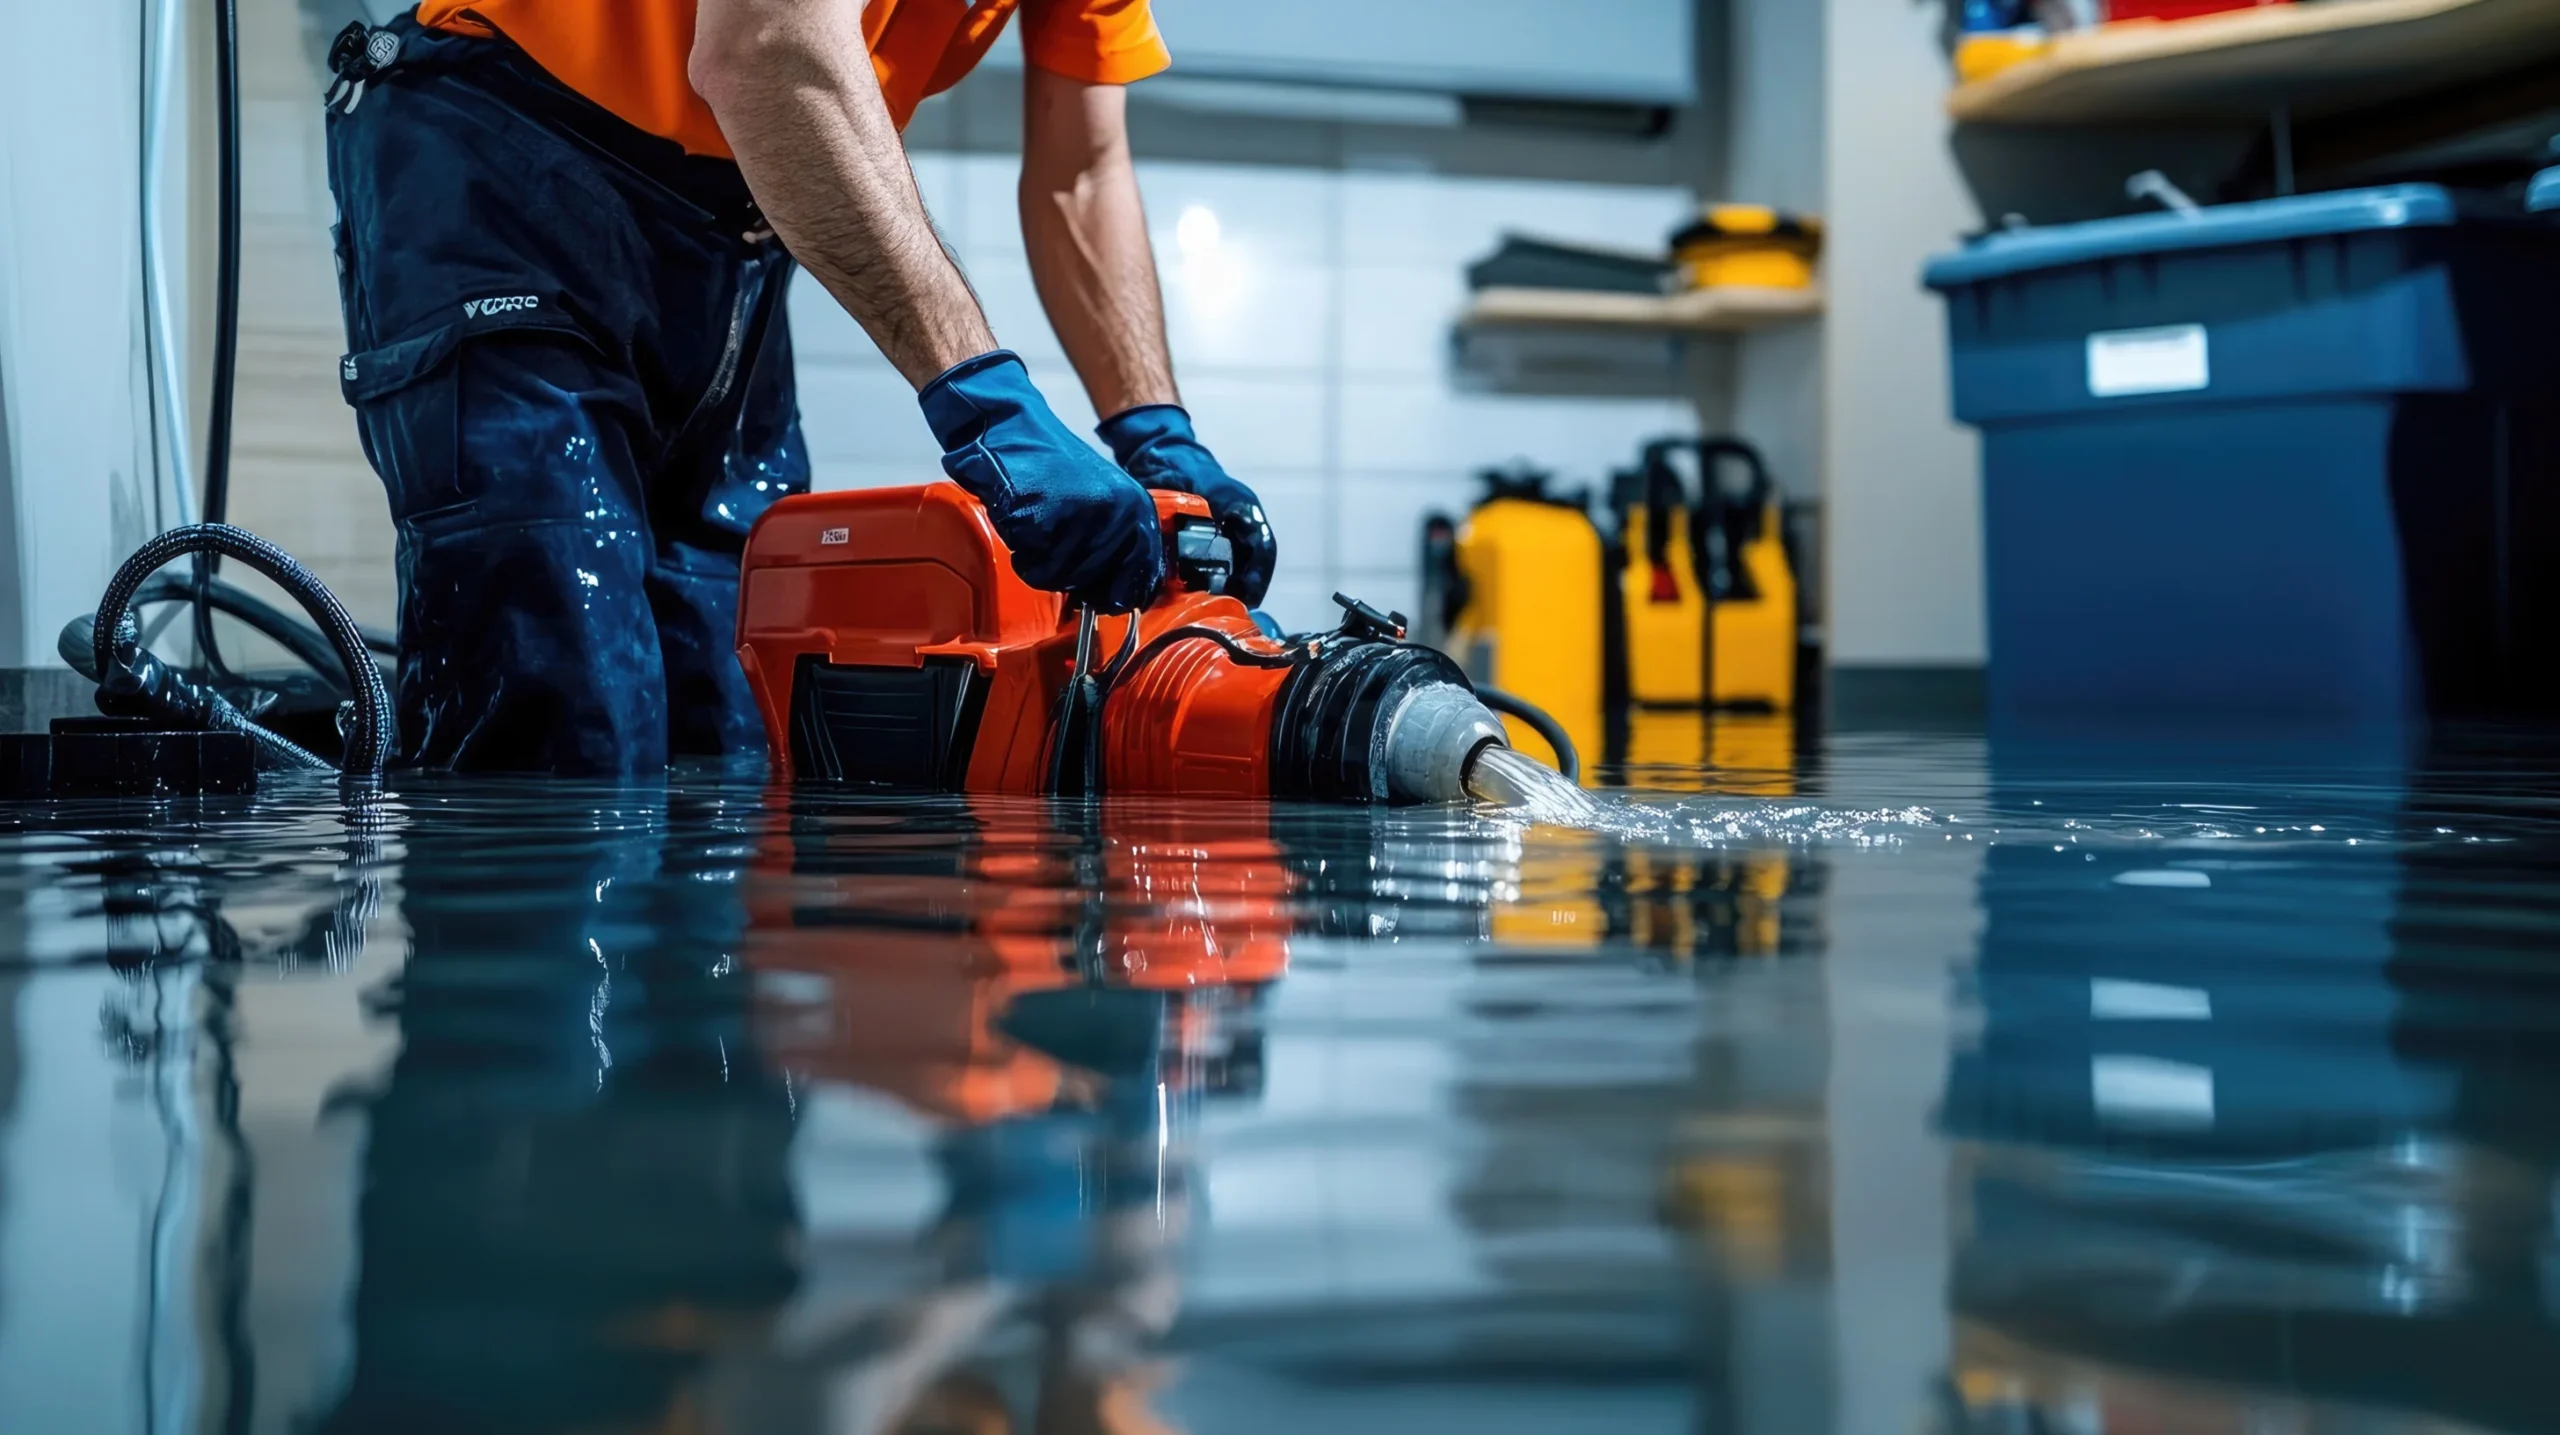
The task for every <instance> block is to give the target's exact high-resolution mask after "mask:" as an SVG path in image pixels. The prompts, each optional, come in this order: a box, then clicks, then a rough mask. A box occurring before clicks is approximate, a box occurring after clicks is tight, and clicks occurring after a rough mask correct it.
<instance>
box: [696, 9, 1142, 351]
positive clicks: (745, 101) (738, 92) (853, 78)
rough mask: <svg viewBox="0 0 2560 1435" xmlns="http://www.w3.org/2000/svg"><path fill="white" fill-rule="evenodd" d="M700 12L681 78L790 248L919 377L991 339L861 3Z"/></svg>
mask: <svg viewBox="0 0 2560 1435" xmlns="http://www.w3.org/2000/svg"><path fill="white" fill-rule="evenodd" d="M699 16H700V18H699V20H698V22H697V24H696V27H695V31H694V44H693V55H692V59H691V63H690V65H689V67H688V71H689V77H690V78H691V80H692V82H693V87H694V89H695V91H696V92H697V93H699V94H700V95H701V96H702V98H703V99H704V100H705V101H707V102H709V104H710V106H711V112H712V114H713V115H714V116H716V117H717V118H718V119H719V121H720V129H721V132H722V133H723V134H725V135H726V136H727V137H728V140H729V147H730V148H731V149H732V150H734V151H736V153H737V156H738V167H739V168H740V169H741V170H743V171H744V172H745V174H746V178H747V187H748V189H749V190H751V191H753V192H754V194H755V197H756V203H757V205H758V206H759V207H760V208H762V209H763V211H764V215H765V218H766V220H767V221H768V222H770V223H771V224H772V225H773V228H774V232H775V233H776V234H779V235H781V236H782V241H783V243H785V244H787V245H789V246H790V247H791V253H792V255H793V256H794V257H796V258H797V259H798V260H799V261H800V262H801V263H802V264H803V265H805V266H806V267H807V268H808V270H809V272H810V273H812V274H815V275H816V276H817V277H818V282H820V283H822V284H824V285H826V286H827V292H829V293H831V294H833V295H834V296H835V297H836V301H837V302H838V303H840V304H842V305H844V307H845V309H846V311H847V312H848V313H850V314H852V315H853V317H854V318H855V319H856V320H858V321H860V323H861V324H862V327H863V328H864V329H865V330H867V331H869V333H870V335H871V338H872V341H873V342H874V343H877V344H878V345H879V346H880V352H881V353H883V354H886V355H887V356H888V358H889V362H890V363H892V364H895V365H896V366H897V368H898V372H900V373H902V374H904V375H906V377H907V381H908V382H909V383H912V384H914V385H916V386H917V387H918V388H922V387H923V386H924V385H925V384H927V383H928V382H930V381H931V380H932V379H933V378H934V377H935V376H936V375H938V374H940V373H942V372H943V371H944V370H946V369H948V368H950V367H951V366H952V365H954V364H957V363H959V362H961V361H962V360H964V359H971V358H975V357H976V356H978V355H980V354H983V353H986V352H987V351H988V350H990V349H993V348H995V347H996V338H995V333H994V331H993V330H991V329H989V328H988V327H987V320H986V315H985V314H984V313H983V312H981V311H980V309H979V308H978V299H977V296H976V295H975V294H973V293H971V292H970V290H969V282H968V280H966V279H965V278H963V277H962V276H961V273H960V269H959V266H958V265H956V264H954V263H952V261H951V256H950V254H949V253H948V252H946V251H945V250H944V249H943V247H942V240H941V238H940V236H938V235H936V234H935V233H934V230H933V221H932V220H930V219H928V218H927V217H926V216H925V210H924V199H923V196H921V195H920V194H918V193H917V191H916V180H915V172H914V171H913V170H912V169H911V168H909V167H908V164H907V149H906V145H905V142H904V141H902V140H901V139H900V138H899V136H898V128H897V126H896V125H895V124H893V123H892V122H891V121H890V118H889V108H888V105H887V103H886V102H885V101H884V100H882V98H881V96H880V80H879V77H878V75H876V74H875V73H873V71H872V68H871V52H870V49H869V47H868V46H866V45H865V44H864V43H863V39H862V0H701V7H700V12H699ZM1140 237H1141V239H1142V240H1143V238H1144V235H1143V234H1142V235H1141V236H1140Z"/></svg>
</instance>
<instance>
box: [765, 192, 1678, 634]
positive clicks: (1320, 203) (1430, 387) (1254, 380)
mask: <svg viewBox="0 0 2560 1435" xmlns="http://www.w3.org/2000/svg"><path fill="white" fill-rule="evenodd" d="M916 171H917V177H918V182H919V184H920V185H921V186H922V187H923V189H924V192H925V196H926V203H927V205H928V207H929V208H931V209H932V211H933V214H934V217H935V220H936V222H937V223H939V224H940V225H941V226H942V229H943V233H944V236H945V238H947V239H948V240H949V241H950V243H951V245H952V247H953V249H954V250H955V251H956V252H957V253H958V254H959V255H960V258H961V262H962V264H963V266H964V267H965V268H966V269H967V271H968V273H969V278H970V282H971V283H973V284H974V285H976V287H977V289H978V293H979V296H980V298H981V299H982V300H983V301H984V302H985V304H986V307H987V313H988V319H989V321H990V322H991V323H992V324H993V325H994V326H995V330H996V334H997V337H998V338H1000V339H1001V340H1002V341H1003V342H1005V343H1006V344H1008V345H1010V346H1011V347H1013V348H1014V349H1016V350H1018V351H1019V352H1021V353H1022V355H1023V356H1024V358H1025V359H1026V360H1027V361H1028V362H1029V363H1030V366H1031V370H1032V375H1033V377H1034V379H1036V380H1037V381H1038V382H1039V383H1040V386H1041V388H1042V390H1043V392H1045V393H1046V394H1047V395H1048V397H1049V401H1050V403H1051V404H1052V405H1054V406H1055V407H1056V408H1057V410H1058V412H1059V415H1060V416H1061V417H1062V418H1064V419H1065V420H1066V421H1067V423H1068V424H1069V425H1071V426H1073V427H1075V428H1076V429H1077V430H1078V431H1079V432H1089V430H1090V427H1091V425H1092V424H1093V422H1094V417H1093V411H1092V406H1091V405H1090V404H1089V403H1088V402H1087V401H1086V399H1085V396H1084V394H1083V391H1082V388H1081V386H1080V385H1079V384H1078V383H1077V381H1076V378H1075V374H1074V371H1073V370H1072V369H1071V368H1070V367H1069V366H1068V364H1067V362H1066V356H1065V353H1064V351H1063V350H1062V349H1061V348H1060V347H1059V345H1058V342H1057V339H1056V337H1055V336H1054V335H1053V334H1052V333H1051V332H1050V330H1049V326H1048V322H1047V319H1046V317H1045V316H1044V315H1043V314H1042V312H1041V310H1040V306H1039V298H1038V295H1037V294H1036V292H1035V291H1034V290H1033V287H1032V283H1031V272H1030V267H1029V264H1028V262H1027V261H1026V260H1025V258H1024V256H1023V250H1022V236H1021V229H1020V222H1019V218H1018V211H1017V208H1016V201H1015V197H1014V194H1015V180H1016V175H1017V172H1018V169H1017V161H1016V160H1015V159H1014V158H1013V157H1012V156H1009V155H989V154H957V155H952V154H945V155H924V156H920V157H919V158H918V159H917V162H916ZM1139 179H1140V183H1141V185H1142V186H1143V188H1144V190H1145V193H1146V198H1147V207H1148V221H1149V228H1150V230H1151V231H1152V233H1153V235H1154V239H1155V244H1156V251H1157V257H1158V262H1159V265H1160V268H1161V272H1162V276H1163V281H1164V291H1165V308H1166V329H1167V333H1168V336H1169V338H1170V339H1171V341H1172V344H1173V350H1174V361H1175V366H1176V368H1177V370H1178V371H1179V374H1180V378H1181V383H1182V387H1183V395H1184V398H1185V400H1186V402H1187V403H1188V404H1189V406H1190V407H1191V410H1192V413H1193V416H1194V418H1195V419H1196V420H1197V421H1198V423H1199V426H1200V432H1201V436H1202V438H1203V439H1205V440H1206V441H1207V442H1208V444H1209V446H1210V447H1211V448H1212V449H1214V450H1215V451H1216V452H1217V453H1218V455H1219V456H1220V458H1221V459H1222V460H1223V461H1224V462H1225V463H1226V464H1227V465H1228V467H1229V468H1231V469H1233V470H1234V471H1235V473H1236V474H1237V476H1239V477H1241V478H1243V479H1244V480H1245V481H1246V482H1248V483H1252V484H1254V485H1255V486H1256V487H1257V489H1258V490H1259V491H1260V492H1261V494H1262V496H1263V501H1264V506H1265V508H1266V509H1267V510H1268V511H1269V513H1270V514H1271V518H1272V523H1273V525H1274V527H1275V528H1276V530H1277V531H1278V533H1279V536H1280V542H1281V552H1282V558H1281V568H1280V574H1279V577H1278V579H1277V580H1276V581H1275V583H1274V584H1273V588H1272V594H1271V598H1270V600H1269V602H1268V603H1267V604H1266V606H1267V607H1269V608H1270V610H1271V611H1272V612H1273V613H1274V614H1275V615H1276V616H1278V617H1279V618H1280V619H1281V621H1282V622H1284V623H1286V624H1288V625H1289V626H1291V627H1293V628H1299V627H1313V626H1316V625H1317V624H1320V623H1329V622H1330V621H1331V619H1332V617H1333V615H1334V613H1335V611H1336V610H1335V609H1334V607H1333V604H1332V602H1331V601H1330V599H1331V595H1332V594H1333V592H1334V591H1335V590H1336V589H1345V590H1350V591H1353V592H1355V593H1356V594H1357V595H1358V596H1360V597H1364V598H1368V599H1370V600H1371V601H1373V602H1377V603H1380V604H1383V605H1386V606H1390V607H1401V608H1406V609H1408V610H1410V608H1411V606H1412V604H1413V601H1414V597H1415V589H1416V577H1417V574H1416V553H1417V550H1418V548H1419V546H1420V543H1419V534H1420V526H1421V521H1422V517H1423V515H1424V514H1425V513H1427V512H1430V511H1432V510H1435V509H1437V510H1443V511H1450V512H1463V511H1464V510H1465V508H1466V507H1467V505H1468V504H1469V503H1470V502H1471V501H1472V500H1473V497H1474V494H1475V489H1476V483H1475V480H1474V478H1473V476H1472V475H1473V473H1474V471H1475V470H1477V469H1479V468H1483V467H1486V466H1490V465H1497V464H1506V463H1510V462H1513V461H1515V460H1523V459H1525V460H1528V461H1531V462H1534V463H1538V464H1541V465H1544V466H1547V467H1551V468H1554V469H1556V470H1558V471H1559V472H1561V473H1562V474H1563V475H1564V477H1565V479H1566V481H1568V482H1596V481H1598V480H1600V479H1602V478H1603V477H1605V475H1606V474H1607V472H1608V471H1609V470H1610V469H1611V468H1613V467H1616V466H1620V465H1623V464H1625V463H1626V462H1627V461H1628V460H1629V459H1630V458H1632V457H1633V455H1634V453H1635V450H1636V448H1637V446H1638V445H1639V444H1640V443H1641V442H1642V441H1643V440H1645V439H1648V438H1652V437H1655V436H1657V435H1659V434H1662V433H1666V432H1673V431H1689V430H1694V428H1695V427H1696V425H1697V417H1696V415H1695V413H1694V411H1693V410H1691V409H1690V407H1689V406H1688V405H1687V404H1685V403H1681V402H1676V401H1671V400H1656V399H1577V398H1552V397H1533V396H1505V395H1495V394H1486V393H1476V392H1466V391H1462V390H1461V389H1460V388H1458V387H1457V385H1456V384H1455V382H1454V380H1453V376H1452V374H1451V372H1450V364H1449V338H1450V323H1451V321H1452V319H1454V318H1455V316H1456V315H1457V313H1458V312H1459V310H1460V309H1461V308H1463V307H1464V305H1465V302H1466V285H1465V281H1464V277H1463V275H1462V273H1461V271H1462V269H1463V267H1464V266H1465V264H1466V263H1467V262H1468V261H1470V260H1473V259H1476V258H1479V257H1481V256H1482V255H1484V254H1486V253H1487V252H1489V251H1490V250H1491V249H1492V248H1493V246H1494V244H1495V243H1496V242H1497V241H1498V240H1499V238H1500V236H1501V235H1502V233H1503V232H1504V231H1506V230H1520V231H1523V232H1527V233H1532V234H1538V235H1544V236H1550V237H1555V238H1561V239H1569V240H1581V241H1587V242H1593V243H1602V244H1615V245H1622V246H1625V247H1629V248H1643V247H1646V246H1650V245H1654V244H1658V243H1659V242H1660V241H1661V240H1662V238H1663V237H1664V236H1665V235H1667V234H1668V233H1669V232H1670V231H1671V230H1672V229H1673V228H1674V227H1676V225H1677V224H1678V223H1679V222H1680V221H1681V219H1682V218H1683V216H1685V215H1686V214H1688V213H1689V212H1691V210H1692V208H1693V205H1694V200H1693V198H1692V196H1691V195H1690V194H1689V193H1688V192H1687V191H1685V190H1680V189H1674V188H1668V187H1661V186H1634V185H1605V184H1584V183H1539V182H1528V181H1512V180H1482V179H1464V178H1450V177H1446V176H1440V175H1434V174H1429V173H1404V172H1392V171H1372V170H1359V171H1342V170H1333V169H1319V168H1290V167H1282V166H1270V165H1248V164H1199V163H1165V164H1154V163H1141V165H1140V166H1139ZM1203 215H1205V216H1207V218H1203V217H1202V216H1203ZM1186 216H1188V218H1186ZM792 317H793V322H794V324H795V325H797V326H798V328H797V330H796V338H797V340H798V343H799V346H800V363H801V375H802V378H801V383H802V396H801V403H802V409H803V420H804V422H805V423H806V425H807V427H808V431H809V445H810V452H811V455H812V456H813V458H814V459H815V461H816V463H817V467H818V475H819V482H820V483H821V485H822V486H826V487H845V486H853V485H857V484H870V483H884V482H886V483H897V482H921V481H923V479H925V478H928V477H930V476H932V475H933V474H934V473H936V472H938V468H937V467H936V465H935V463H934V454H933V451H932V441H931V439H930V438H929V437H928V436H926V434H925V432H924V425H923V421H922V420H921V419H920V418H918V417H917V416H916V413H915V404H914V400H913V397H912V395H910V394H909V393H907V392H906V386H905V384H904V383H903V382H902V381H901V380H899V379H898V378H897V376H896V375H895V374H894V373H893V372H892V371H890V369H889V368H888V366H887V365H886V363H885V362H883V361H882V360H881V359H880V358H879V357H878V355H877V354H876V353H875V352H873V351H872V349H871V346H870V343H869V340H868V339H867V338H866V337H865V336H864V335H863V334H862V333H861V331H860V330H859V329H858V328H856V327H855V326H854V325H853V323H852V321H850V320H849V319H846V318H844V317H843V315H842V314H841V312H840V311H837V310H836V308H835V305H834V302H833V301H832V300H830V299H828V298H827V297H826V295H825V294H824V293H823V292H820V291H818V290H817V289H816V286H815V285H813V284H810V283H808V282H807V281H805V280H804V281H803V288H802V292H800V293H799V294H797V295H795V296H794V304H793V308H792Z"/></svg>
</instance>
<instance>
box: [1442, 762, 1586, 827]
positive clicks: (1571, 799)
mask: <svg viewBox="0 0 2560 1435" xmlns="http://www.w3.org/2000/svg"><path fill="white" fill-rule="evenodd" d="M1467 791H1469V792H1471V793H1473V794H1474V795H1475V797H1476V800H1477V801H1479V802H1490V803H1492V804H1493V805H1495V806H1497V807H1501V808H1505V809H1508V810H1509V811H1510V812H1512V813H1513V814H1514V815H1517V816H1519V817H1522V818H1526V819H1527V820H1529V821H1531V822H1546V823H1552V824H1554V825H1556V826H1559V827H1592V828H1597V827H1598V826H1599V824H1600V819H1601V812H1600V804H1599V803H1597V802H1594V801H1592V800H1591V797H1590V795H1589V794H1588V793H1585V792H1584V791H1583V790H1582V789H1581V788H1580V787H1577V786H1575V785H1574V783H1573V780H1572V779H1570V778H1568V777H1566V776H1565V775H1564V774H1563V773H1560V772H1558V771H1556V770H1555V769H1554V768H1552V767H1549V766H1547V765H1546V764H1545V763H1543V762H1540V761H1538V760H1537V759H1536V758H1533V757H1528V756H1525V755H1523V754H1521V753H1518V752H1515V751H1513V750H1512V749H1510V748H1507V747H1490V746H1489V747H1487V748H1486V749H1485V750H1484V751H1483V752H1482V753H1479V754H1478V755H1477V756H1476V760H1475V762H1474V764H1473V765H1472V766H1470V767H1469V768H1468V769H1467Z"/></svg>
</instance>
